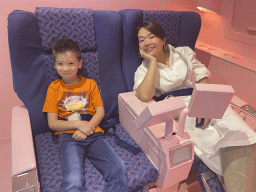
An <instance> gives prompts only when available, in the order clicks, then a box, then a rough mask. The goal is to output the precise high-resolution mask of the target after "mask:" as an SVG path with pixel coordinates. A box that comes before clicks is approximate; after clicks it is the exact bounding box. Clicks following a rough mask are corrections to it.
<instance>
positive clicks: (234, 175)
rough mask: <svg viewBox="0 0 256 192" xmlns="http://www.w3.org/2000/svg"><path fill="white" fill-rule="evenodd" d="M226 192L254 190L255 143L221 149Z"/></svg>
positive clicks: (255, 168)
mask: <svg viewBox="0 0 256 192" xmlns="http://www.w3.org/2000/svg"><path fill="white" fill-rule="evenodd" d="M221 164H222V170H223V174H224V182H225V187H226V191H227V192H255V191H256V144H253V145H249V146H235V147H226V148H223V149H221Z"/></svg>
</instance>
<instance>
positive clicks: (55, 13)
mask: <svg viewBox="0 0 256 192" xmlns="http://www.w3.org/2000/svg"><path fill="white" fill-rule="evenodd" d="M35 15H36V17H37V19H38V26H39V32H40V36H41V39H42V47H43V51H44V52H51V51H52V43H53V42H54V41H56V40H60V39H65V38H69V39H73V40H74V41H76V42H77V43H78V44H79V45H80V46H81V49H82V52H86V51H95V50H96V37H95V29H94V17H93V11H92V10H91V9H74V8H72V9H71V8H52V7H37V8H36V10H35Z"/></svg>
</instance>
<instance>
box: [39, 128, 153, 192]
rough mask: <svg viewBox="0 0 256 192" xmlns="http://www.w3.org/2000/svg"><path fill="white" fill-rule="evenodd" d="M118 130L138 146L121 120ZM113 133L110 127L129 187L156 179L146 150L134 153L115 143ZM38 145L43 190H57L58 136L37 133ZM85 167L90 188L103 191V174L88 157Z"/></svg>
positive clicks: (58, 185)
mask: <svg viewBox="0 0 256 192" xmlns="http://www.w3.org/2000/svg"><path fill="white" fill-rule="evenodd" d="M117 134H118V135H119V136H120V138H121V139H123V140H125V141H127V142H128V143H130V144H132V145H134V146H137V147H138V145H137V144H136V143H135V141H134V140H133V139H132V138H131V137H130V136H129V134H128V133H127V132H126V131H125V130H124V129H123V127H122V126H121V124H118V125H117ZM111 135H113V131H112V129H111V130H110V131H109V133H108V136H106V139H107V141H108V143H109V144H110V145H111V146H112V147H113V148H114V149H115V151H116V153H117V154H118V155H120V156H121V157H122V159H123V161H124V163H125V166H126V172H127V179H128V189H129V191H137V190H139V189H140V188H142V187H144V186H145V185H147V184H149V183H153V182H155V181H156V179H157V176H158V173H157V170H156V169H154V168H152V164H151V163H150V161H149V160H148V158H147V157H146V155H145V154H144V153H139V154H138V155H133V154H132V153H129V152H127V151H125V150H124V149H123V148H121V147H119V146H118V145H116V143H115V142H114V137H112V136H111ZM36 148H37V149H38V152H37V154H38V164H39V170H40V173H41V186H42V188H43V191H58V190H59V188H60V183H61V180H62V177H61V161H60V156H59V154H58V144H57V140H56V139H55V138H54V137H53V135H52V134H51V133H44V134H40V135H38V136H37V137H36ZM84 170H85V179H86V188H87V191H88V192H89V191H90V192H94V191H99V192H102V191H103V188H104V183H105V182H104V180H103V176H102V174H101V173H100V172H99V171H98V170H97V169H96V168H95V167H94V166H93V165H92V163H91V162H90V161H88V160H85V168H84Z"/></svg>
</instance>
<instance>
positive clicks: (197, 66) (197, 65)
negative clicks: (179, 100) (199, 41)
mask: <svg viewBox="0 0 256 192" xmlns="http://www.w3.org/2000/svg"><path fill="white" fill-rule="evenodd" d="M184 54H185V55H186V56H187V59H188V60H189V62H190V63H191V64H192V69H193V71H194V73H195V78H196V82H198V81H199V80H201V79H203V78H204V77H208V78H209V77H210V75H211V74H210V71H209V70H208V69H207V68H206V67H205V65H204V64H202V63H201V62H200V61H198V60H197V59H196V53H195V52H194V51H193V50H192V49H191V48H189V47H184Z"/></svg>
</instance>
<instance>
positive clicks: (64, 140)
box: [58, 134, 85, 192]
mask: <svg viewBox="0 0 256 192" xmlns="http://www.w3.org/2000/svg"><path fill="white" fill-rule="evenodd" d="M58 142H59V147H60V157H61V165H62V177H63V179H62V185H61V190H60V191H61V192H81V191H85V189H84V186H85V179H84V166H83V159H84V155H85V150H84V148H83V145H81V144H79V142H77V140H75V139H73V138H72V134H61V135H60V136H59V138H58Z"/></svg>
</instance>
